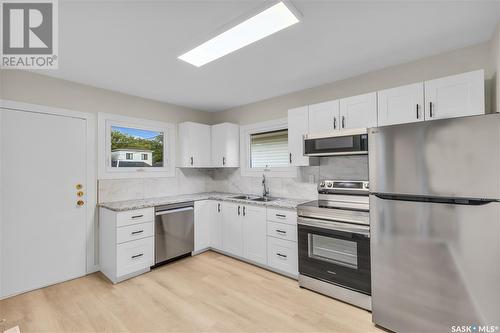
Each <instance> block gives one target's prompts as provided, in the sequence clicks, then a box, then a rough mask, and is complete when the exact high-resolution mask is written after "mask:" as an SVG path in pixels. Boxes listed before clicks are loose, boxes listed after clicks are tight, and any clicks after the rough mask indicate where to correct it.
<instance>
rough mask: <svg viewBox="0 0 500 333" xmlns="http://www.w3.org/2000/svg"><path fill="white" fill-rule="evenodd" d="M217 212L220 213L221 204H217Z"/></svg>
mask: <svg viewBox="0 0 500 333" xmlns="http://www.w3.org/2000/svg"><path fill="white" fill-rule="evenodd" d="M217 212H219V213H220V203H218V204H217Z"/></svg>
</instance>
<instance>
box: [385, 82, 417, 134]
mask: <svg viewBox="0 0 500 333" xmlns="http://www.w3.org/2000/svg"><path fill="white" fill-rule="evenodd" d="M377 94H378V126H386V125H394V124H403V123H413V122H417V121H423V120H424V83H423V82H419V83H414V84H409V85H406V86H401V87H397V88H392V89H386V90H381V91H379V92H378V93H377Z"/></svg>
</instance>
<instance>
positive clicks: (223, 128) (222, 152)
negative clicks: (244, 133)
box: [212, 123, 240, 168]
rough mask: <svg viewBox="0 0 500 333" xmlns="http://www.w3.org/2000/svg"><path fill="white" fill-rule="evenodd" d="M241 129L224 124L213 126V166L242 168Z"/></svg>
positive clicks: (233, 125) (234, 125)
mask: <svg viewBox="0 0 500 333" xmlns="http://www.w3.org/2000/svg"><path fill="white" fill-rule="evenodd" d="M239 154H240V127H239V126H238V125H236V124H231V123H222V124H217V125H213V126H212V166H214V167H221V168H237V167H239V166H240V155H239Z"/></svg>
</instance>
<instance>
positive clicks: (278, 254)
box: [276, 252, 287, 258]
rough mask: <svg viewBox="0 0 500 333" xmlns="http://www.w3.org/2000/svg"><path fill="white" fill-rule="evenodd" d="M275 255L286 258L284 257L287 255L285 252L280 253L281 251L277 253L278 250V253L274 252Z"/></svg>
mask: <svg viewBox="0 0 500 333" xmlns="http://www.w3.org/2000/svg"><path fill="white" fill-rule="evenodd" d="M276 255H277V256H279V257H281V258H286V257H287V255H286V254H281V253H279V252H278V253H276Z"/></svg>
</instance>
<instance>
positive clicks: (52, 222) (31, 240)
mask: <svg viewBox="0 0 500 333" xmlns="http://www.w3.org/2000/svg"><path fill="white" fill-rule="evenodd" d="M86 126H87V124H86V120H84V119H79V118H72V117H64V116H57V115H49V114H42V113H33V112H23V111H13V110H5V109H0V172H1V174H0V183H1V185H0V191H1V192H0V204H1V206H0V207H1V211H0V222H1V225H0V226H1V235H0V237H1V238H0V240H1V244H0V247H1V252H0V255H1V258H0V259H1V262H0V264H1V270H0V271H1V280H0V282H1V285H0V287H1V289H0V294H1V295H2V296H9V295H13V294H17V293H21V292H25V291H28V290H32V289H36V288H40V287H44V286H47V285H50V284H54V283H57V282H61V281H65V280H69V279H73V278H76V277H79V276H83V275H85V273H86V232H85V230H86V210H85V206H78V205H77V201H78V200H83V201H84V202H85V201H86V184H85V179H86ZM77 184H82V186H83V188H82V191H83V192H84V195H83V197H81V198H80V197H78V196H77V189H76V185H77Z"/></svg>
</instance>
